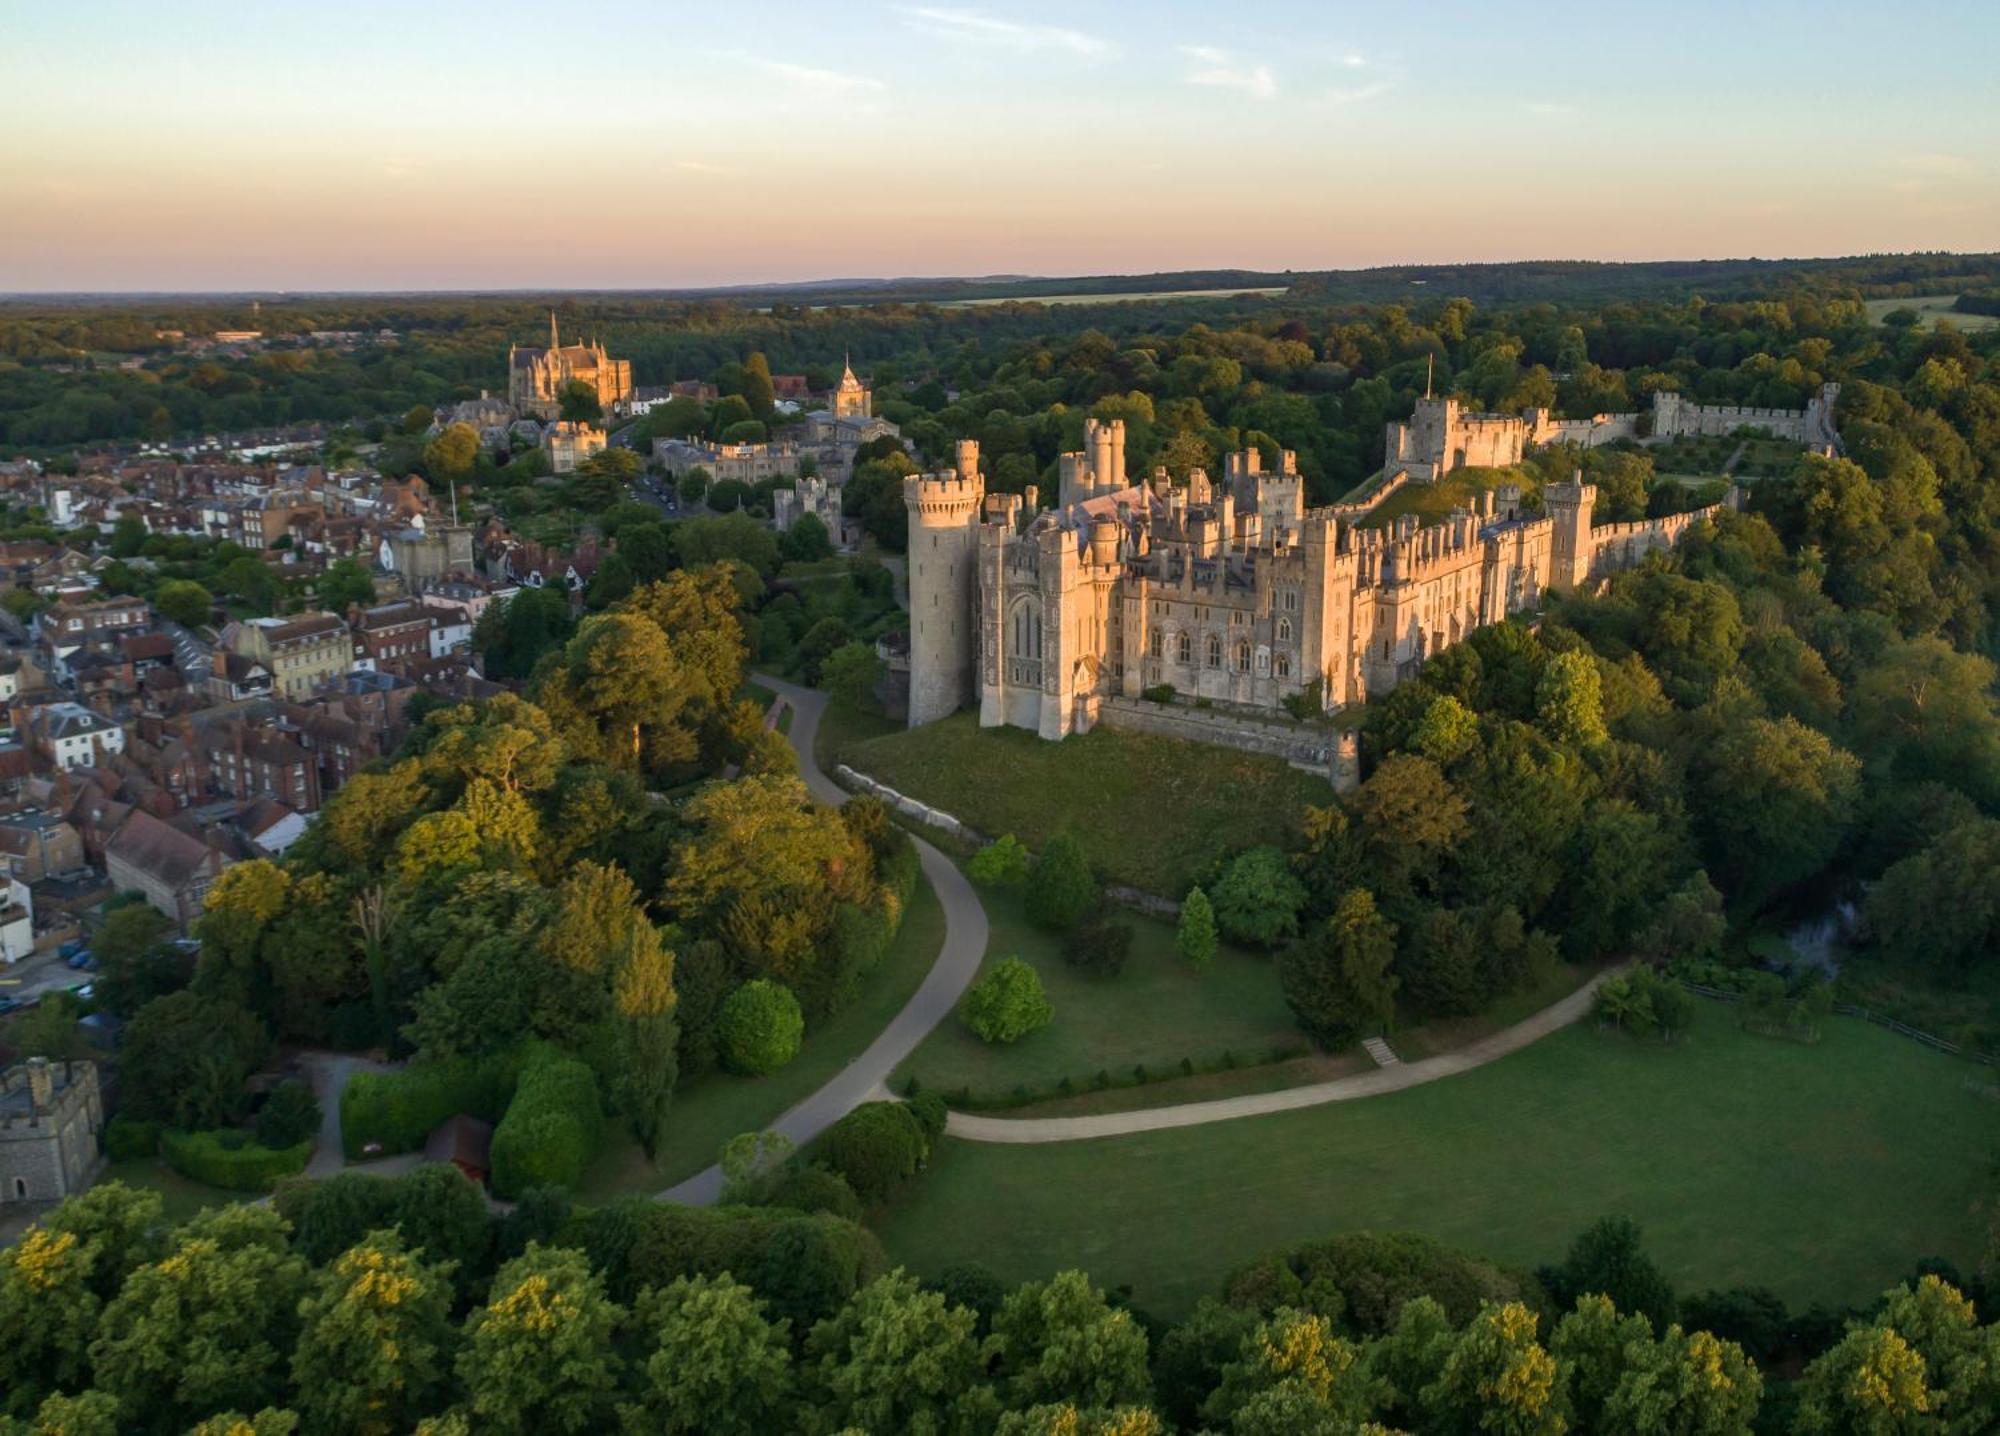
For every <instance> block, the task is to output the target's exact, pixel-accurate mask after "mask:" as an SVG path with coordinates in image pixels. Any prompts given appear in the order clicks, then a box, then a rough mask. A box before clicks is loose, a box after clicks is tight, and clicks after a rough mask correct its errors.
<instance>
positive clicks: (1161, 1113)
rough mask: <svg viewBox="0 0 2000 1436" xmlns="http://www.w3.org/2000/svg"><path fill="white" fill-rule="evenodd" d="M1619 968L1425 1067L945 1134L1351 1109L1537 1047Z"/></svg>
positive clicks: (949, 1128) (1072, 1134) (1022, 1134)
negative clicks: (1333, 1105) (1336, 1106)
mask: <svg viewBox="0 0 2000 1436" xmlns="http://www.w3.org/2000/svg"><path fill="white" fill-rule="evenodd" d="M1615 971H1617V969H1611V970H1607V971H1605V972H1600V973H1599V974H1598V975H1597V976H1595V977H1593V978H1592V979H1591V980H1590V981H1589V982H1586V983H1585V984H1584V985H1583V986H1582V987H1580V988H1578V989H1577V990H1576V991H1575V992H1572V993H1571V994H1570V995H1569V996H1568V997H1565V998H1563V999H1562V1000H1561V1001H1560V1002H1555V1003H1551V1004H1550V1005H1549V1006H1547V1007H1544V1008H1543V1009H1542V1010H1541V1011H1540V1012H1537V1013H1536V1014H1535V1015H1534V1016H1533V1017H1530V1018H1527V1019H1525V1020H1524V1021H1521V1022H1517V1023H1515V1024H1514V1025H1513V1026H1512V1027H1508V1028H1504V1029H1502V1030H1501V1031H1499V1032H1496V1033H1494V1034H1493V1035H1492V1036H1490V1037H1485V1038H1482V1039H1480V1040H1479V1041H1477V1042H1474V1043H1473V1044H1471V1045H1470V1046H1468V1047H1461V1048H1460V1049H1458V1050H1457V1051H1456V1052H1446V1053H1443V1054H1442V1055H1440V1056H1437V1057H1427V1058H1425V1059H1423V1060H1422V1061H1420V1062H1398V1063H1396V1064H1395V1065H1394V1066H1390V1067H1378V1068H1376V1069H1375V1070H1374V1071H1372V1072H1361V1073H1357V1074H1355V1075H1354V1076H1352V1077H1336V1078H1334V1079H1333V1080H1332V1081H1330V1082H1316V1083H1314V1084H1312V1085H1311V1086H1309V1087H1287V1088H1284V1089H1283V1090H1281V1091H1277V1092H1253V1093H1250V1094H1249V1095H1247V1096H1243V1097H1224V1098H1221V1099H1219V1100H1217V1101H1214V1102H1188V1103H1184V1104H1182V1105H1181V1106H1178V1107H1150V1108H1143V1109H1141V1110H1139V1111H1136V1112H1102V1113H1098V1114H1096V1115H1094V1116H1089V1117H977V1116H974V1115H972V1114H971V1113H969V1112H953V1113H952V1114H951V1117H950V1120H949V1121H947V1122H946V1124H945V1131H946V1132H947V1133H948V1134H950V1135H951V1136H954V1137H963V1138H964V1139H965V1140H967V1141H969V1142H1018V1143H1037V1142H1080V1141H1083V1140H1085V1139H1087V1138H1091V1137H1123V1136H1128V1135H1130V1134H1132V1133H1135V1132H1159V1131H1163V1130H1165V1129H1166V1128H1169V1127H1199V1126H1202V1125H1204V1124H1206V1123H1209V1122H1229V1121H1234V1120H1235V1119H1236V1118H1238V1117H1262V1116H1266V1115H1268V1114H1270V1113H1272V1112H1290V1111H1294V1110H1296V1109H1297V1108H1300V1107H1317V1106H1319V1105H1320V1104H1322V1103H1325V1102H1351V1101H1353V1100H1354V1099H1355V1098H1357V1097H1379V1096H1380V1095H1382V1094H1383V1093H1384V1092H1400V1091H1402V1090H1403V1089H1404V1088H1405V1087H1420V1086H1422V1085H1423V1084H1424V1083H1426V1082H1435V1081H1437V1080H1438V1079H1439V1078H1441V1077H1455V1076H1457V1075H1458V1074H1459V1073H1461V1072H1470V1071H1471V1070H1472V1069H1473V1068H1475V1067H1483V1066H1485V1065H1486V1064H1487V1063H1488V1062H1491V1061H1493V1060H1494V1059H1495V1058H1499V1057H1505V1056H1506V1055H1507V1054H1508V1053H1510V1052H1518V1051H1520V1050H1521V1049H1522V1048H1523V1047H1526V1046H1528V1045H1529V1044H1530V1043H1532V1042H1536V1041H1539V1040H1540V1039H1542V1038H1544V1037H1546V1036H1548V1035H1549V1034H1550V1033H1551V1032H1555V1031H1557V1030H1558V1029H1560V1028H1564V1027H1567V1026H1569V1025H1570V1024H1571V1023H1572V1022H1575V1021H1576V1020H1577V1019H1579V1018H1581V1017H1582V1016H1583V1015H1584V1014H1585V1013H1587V1012H1589V1011H1590V1005H1591V1000H1592V999H1593V998H1594V997H1595V996H1596V995H1597V987H1598V984H1599V983H1601V982H1603V981H1604V980H1605V978H1607V977H1610V976H1612V975H1613V973H1614V972H1615Z"/></svg>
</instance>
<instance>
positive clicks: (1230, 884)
mask: <svg viewBox="0 0 2000 1436" xmlns="http://www.w3.org/2000/svg"><path fill="white" fill-rule="evenodd" d="M1207 896H1208V899H1209V901H1210V903H1211V904H1212V905H1213V906H1214V909H1215V922H1216V926H1217V927H1219V928H1220V929H1221V930H1222V935H1223V936H1224V937H1226V938H1228V939H1230V940H1231V941H1232V942H1243V943H1250V944H1253V945H1255V946H1257V947H1277V946H1279V945H1280V944H1282V943H1285V942H1289V941H1290V940H1291V939H1292V938H1294V937H1297V936H1298V932H1299V910H1300V909H1301V908H1303V907H1304V906H1305V904H1306V889H1305V884H1303V883H1301V882H1300V881H1299V880H1298V879H1297V878H1296V877H1294V876H1293V875H1292V868H1291V863H1290V861H1289V860H1288V859H1287V858H1286V857H1285V855H1284V853H1283V852H1281V851H1280V850H1279V849H1277V848H1271V847H1264V848H1251V849H1250V850H1248V851H1247V852H1243V853H1239V854H1237V855H1236V857H1234V858H1233V859H1231V860H1230V863H1229V866H1228V867H1226V868H1224V869H1223V871H1222V877H1221V880H1220V881H1218V882H1217V883H1216V884H1215V887H1214V890H1213V891H1211V892H1210V893H1208V895H1207Z"/></svg>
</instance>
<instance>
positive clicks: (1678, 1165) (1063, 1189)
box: [876, 1003, 2000, 1317]
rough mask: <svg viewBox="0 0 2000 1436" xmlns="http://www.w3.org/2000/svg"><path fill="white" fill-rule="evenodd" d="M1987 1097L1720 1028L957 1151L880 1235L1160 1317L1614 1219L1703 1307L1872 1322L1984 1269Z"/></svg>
mask: <svg viewBox="0 0 2000 1436" xmlns="http://www.w3.org/2000/svg"><path fill="white" fill-rule="evenodd" d="M1968 1076H1970V1077H1972V1078H1973V1079H1974V1080H1975V1081H1990V1080H1991V1079H1990V1074H1989V1073H1988V1072H1986V1071H1985V1070H1984V1069H1977V1068H1974V1067H1972V1066H1971V1065H1970V1064H1967V1063H1963V1062H1960V1061H1957V1060H1955V1059H1952V1058H1948V1057H1943V1056H1940V1055H1939V1054H1937V1053H1935V1052H1932V1051H1930V1050H1929V1049H1927V1048H1925V1047H1923V1046H1921V1045H1919V1044H1917V1043H1915V1042H1912V1041H1909V1040H1908V1039H1905V1038H1901V1037H1897V1036H1895V1035H1894V1034H1892V1033H1888V1032H1884V1031H1882V1030H1880V1029H1878V1028H1873V1027H1869V1026H1867V1025H1866V1024H1864V1023H1862V1022H1859V1021H1856V1020H1852V1019H1835V1020H1834V1021H1833V1022H1832V1023H1831V1024H1830V1026H1829V1028H1828V1031H1827V1034H1826V1037H1825V1039H1824V1040H1823V1041H1822V1042H1821V1043H1820V1044H1819V1045H1817V1046H1812V1047H1807V1046H1801V1045H1797V1044H1793V1043H1788V1042H1783V1041H1778V1040H1774V1039H1771V1038H1764V1037H1755V1036H1752V1035H1750V1034H1748V1033H1745V1032H1743V1031H1742V1030H1740V1029H1739V1028H1737V1027H1735V1026H1734V1025H1733V1024H1732V1023H1731V1022H1730V1021H1729V1017H1728V1013H1727V1010H1726V1009H1724V1008H1721V1007H1718V1006H1712V1005H1709V1004H1706V1003H1704V1004H1702V1006H1701V1008H1700V1010H1699V1012H1698V1014H1697V1017H1696V1022H1695V1026H1694V1029H1693V1031H1692V1033H1691V1034H1690V1036H1689V1037H1688V1038H1687V1039H1686V1040H1685V1042H1684V1043H1682V1044H1680V1045H1677V1046H1674V1047H1662V1046H1659V1045H1657V1044H1653V1043H1645V1042H1636V1041H1633V1040H1632V1039H1630V1038H1626V1037H1623V1036H1620V1035H1617V1034H1608V1033H1602V1032H1599V1031H1597V1030H1596V1029H1595V1028H1594V1027H1592V1026H1591V1025H1590V1024H1589V1023H1584V1024H1581V1025H1579V1026H1576V1027H1572V1028H1569V1029H1567V1030H1565V1031H1563V1032H1559V1033H1557V1034H1556V1035H1554V1036H1552V1037H1549V1038H1547V1039H1545V1040H1543V1041H1541V1042H1539V1043H1536V1044H1535V1045H1534V1046H1532V1047H1530V1048H1527V1049H1526V1050H1524V1051H1522V1052H1518V1053H1515V1054H1514V1055H1512V1056H1510V1057H1505V1058H1502V1059H1501V1060H1499V1061H1498V1062H1494V1063H1492V1064H1491V1065H1489V1066H1486V1067H1482V1068H1479V1069H1478V1070H1476V1071H1474V1072H1470V1073H1466V1074H1464V1075H1462V1076H1459V1077H1452V1078H1447V1079H1445V1080H1444V1081H1440V1082H1434V1083H1430V1084H1428V1085H1426V1086H1422V1087H1416V1088H1411V1089H1410V1090H1408V1091H1404V1092H1398V1093H1394V1094H1391V1095H1388V1096H1383V1097H1373V1098H1367V1099H1364V1100H1361V1101H1355V1102H1343V1103H1336V1104H1333V1105H1329V1106H1324V1107H1316V1108H1309V1109H1306V1110H1303V1111H1297V1112H1290V1113H1284V1114H1281V1115H1277V1116H1270V1117H1256V1118H1250V1119H1247V1120H1243V1121H1235V1122H1219V1123H1215V1124H1213V1125H1210V1126H1203V1127H1188V1128H1182V1129H1179V1130H1176V1131H1163V1132H1150V1133H1145V1134H1141V1135H1137V1136H1130V1137H1112V1138H1103V1139H1098V1140H1092V1141H1083V1142H1062V1143H1054V1144H1050V1145H1045V1146H1012V1145H989V1144H982V1143H977V1142H967V1141H963V1140H956V1139H948V1140H946V1141H945V1142H944V1143H943V1144H942V1146H941V1148H940V1150H939V1151H938V1152H937V1153H936V1155H935V1156H934V1157H933V1159H932V1161H931V1164H930V1168H929V1170H928V1171H926V1172H925V1173H924V1174H923V1176H922V1177H920V1178H919V1179H918V1180H917V1181H916V1182H914V1183H913V1184H912V1186H911V1188H910V1190H909V1192H908V1193H907V1194H906V1195H904V1196H902V1197H900V1198H898V1199H896V1200H895V1201H893V1202H891V1203H890V1205H889V1206H888V1208H887V1209H886V1210H885V1211H884V1212H883V1213H882V1214H881V1215H880V1216H879V1218H877V1219H876V1226H877V1229H878V1231H879V1232H880V1234H881V1236H882V1239H883V1242H884V1243H885V1244H886V1245H887V1247H888V1249H889V1254H890V1256H891V1258H892V1259H893V1260H895V1261H898V1262H903V1263H906V1264H907V1265H909V1266H910V1267H911V1268H912V1269H913V1270H915V1271H917V1272H919V1273H920V1274H927V1273H930V1272H934V1271H936V1270H938V1269H939V1268H941V1267H944V1266H946V1265H948V1264H950V1263H952V1262H955V1261H967V1260H977V1261H981V1262H984V1263H986V1264H987V1265H988V1266H990V1267H992V1268H993V1270H994V1271H995V1272H997V1273H998V1274H999V1275H1000V1277H1001V1278H1002V1279H1003V1280H1006V1281H1009V1282H1013V1281H1021V1280H1025V1279H1028V1278H1033V1277H1040V1276H1046V1275H1047V1274H1048V1273H1050V1272H1052V1271H1056V1270H1059V1269H1061V1268H1063V1267H1068V1266H1080V1267H1082V1268H1084V1269H1085V1270H1087V1271H1089V1272H1090V1274H1091V1276H1092V1277H1093V1278H1094V1279H1095V1280H1097V1281H1098V1282H1100V1283H1102V1284H1104V1285H1106V1286H1114V1285H1118V1284H1121V1283H1125V1282H1130V1283H1131V1284H1132V1287H1133V1295H1134V1298H1135V1299H1136V1300H1137V1301H1138V1302H1139V1303H1140V1304H1141V1305H1142V1306H1144V1307H1146V1308H1147V1309H1149V1310H1151V1311H1154V1312H1156V1313H1158V1314H1159V1315H1161V1316H1165V1317H1177V1316H1180V1315H1183V1314H1184V1313H1185V1312H1186V1311H1187V1310H1188V1308H1189V1307H1191V1306H1192V1305H1193V1304H1194V1303H1195V1301H1197V1300H1198V1299H1199V1298H1200V1297H1202V1296H1204V1295H1206V1294H1208V1293H1211V1292H1213V1291H1215V1290H1216V1289H1217V1287H1218V1285H1219V1283H1220V1282H1221V1281H1222V1279H1223V1278H1224V1276H1226V1275H1227V1274H1228V1273H1229V1272H1230V1271H1231V1270H1232V1269H1234V1268H1235V1267H1236V1266H1238V1265H1240V1264H1241V1263H1243V1262H1245V1261H1247V1260H1249V1259H1251V1258H1252V1257H1255V1256H1257V1255H1259V1254H1260V1253H1262V1252H1265V1251H1268V1250H1270V1249H1272V1248H1273V1247H1277V1246H1281V1245H1284V1244H1287V1243H1291V1242H1297V1241H1300V1240H1304V1239H1306V1238H1310V1237H1317V1236H1326V1235H1330V1234H1332V1233H1336V1232H1343V1231H1356V1230H1374V1231H1416V1232H1422V1233H1424V1234H1426V1235H1428V1236H1432V1237H1436V1238H1438V1239H1439V1240H1441V1241H1445V1242H1449V1243H1451V1244H1453V1245H1455V1246H1459V1247H1463V1248H1465V1249H1466V1250H1468V1251H1473V1252H1477V1253H1481V1254H1483V1255H1485V1256H1488V1257H1491V1258H1494V1259H1496V1260H1499V1261H1503V1262H1508V1263H1512V1264H1515V1265H1518V1266H1522V1267H1533V1266H1535V1265H1537V1264H1539V1263H1542V1262H1549V1261H1555V1260H1557V1259H1559V1258H1560V1257H1561V1255H1562V1253H1563V1251H1564V1249H1565V1248H1566V1247H1567V1245H1568V1243H1569V1241H1570V1239H1571V1238H1572V1237H1574V1236H1575V1235H1576V1233H1577V1232H1578V1231H1579V1230H1581V1229H1582V1228H1583V1227H1584V1226H1585V1225H1587V1224H1588V1223H1589V1222H1591V1221H1593V1220H1595V1219H1596V1218H1598V1217H1600V1216H1604V1215H1606V1214H1610V1213H1622V1214H1625V1215H1629V1216H1631V1217H1633V1218H1635V1219H1636V1220H1637V1221H1638V1222H1639V1223H1640V1225H1641V1226H1642V1227H1644V1229H1645V1239H1646V1247H1647V1249H1648V1251H1650V1252H1651V1253H1652V1254H1653V1256H1654V1257H1655V1258H1656V1259H1657V1260H1658V1261H1659V1262H1660V1264H1661V1266H1662V1267H1663V1268H1664V1270H1665V1271H1666V1273H1667V1275H1668V1276H1669V1277H1670V1278H1671V1279H1672V1280H1673V1282H1674V1283H1675V1284H1676V1285H1677V1286H1678V1287H1679V1288H1680V1289H1681V1290H1683V1291H1694V1290H1700V1289H1702V1288H1706V1287H1710V1286H1735V1285H1763V1286H1769V1287H1771V1288H1772V1289H1773V1290H1775V1291H1777V1292H1778V1293H1779V1294H1780V1295H1782V1296H1783V1297H1784V1298H1785V1299H1786V1300H1787V1301H1789V1302H1792V1303H1795V1304H1805V1303H1811V1302H1820V1301H1823V1302H1835V1303H1840V1304H1847V1303H1856V1302H1864V1301H1867V1300H1869V1299H1870V1298H1871V1297H1873V1296H1875V1295H1876V1294H1877V1293H1879V1292H1881V1291H1883V1290H1884V1289H1885V1288H1887V1287H1889V1286H1890V1285H1892V1284H1893V1283H1895V1282H1896V1281H1898V1280H1900V1279H1901V1278H1902V1277H1903V1276H1904V1275H1905V1274H1906V1273H1907V1272H1908V1271H1909V1270H1910V1268H1911V1266H1912V1265H1913V1264H1914V1263H1915V1262H1916V1261H1917V1260H1918V1259H1920V1258H1922V1257H1926V1256H1941V1257H1944V1258H1946V1259H1948V1260H1950V1261H1952V1262H1954V1263H1956V1264H1958V1265H1960V1266H1961V1267H1967V1268H1970V1267H1971V1266H1973V1265H1974V1264H1976V1262H1977V1261H1978V1258H1979V1254H1980V1251H1981V1249H1982V1246H1983V1244H1984V1240H1985V1231H1986V1217H1985V1212H1986V1208H1987V1204H1988V1203H1989V1202H1990V1200H1991V1198H1992V1195H1993V1190H1994V1188H1993V1176H1992V1165H1991V1162H1992V1153H1993V1150H1994V1145H1995V1141H1996V1139H2000V1104H1996V1103H1994V1102H1992V1101H1990V1100H1987V1099H1986V1098H1984V1097H1982V1096H1980V1095H1978V1094H1977V1093H1975V1092H1972V1091H1968V1090H1967V1088H1966V1085H1965V1084H1966V1079H1967V1078H1968Z"/></svg>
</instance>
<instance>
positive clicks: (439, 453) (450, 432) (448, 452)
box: [424, 423, 480, 489]
mask: <svg viewBox="0 0 2000 1436" xmlns="http://www.w3.org/2000/svg"><path fill="white" fill-rule="evenodd" d="M479 448H480V444H479V430H477V429H475V428H473V427H472V425H470V424H466V423H456V424H447V425H446V426H445V427H444V429H443V430H442V431H441V432H440V433H439V434H438V435H437V437H436V438H434V439H432V440H431V441H430V442H429V443H428V444H425V445H424V473H425V474H426V475H428V476H429V477H430V479H431V481H432V482H433V483H435V484H438V485H441V486H443V487H445V488H447V489H449V487H450V486H451V485H453V484H455V483H458V482H459V481H460V480H462V479H467V478H470V477H471V476H472V466H473V464H474V463H475V462H476V461H477V460H478V458H479Z"/></svg>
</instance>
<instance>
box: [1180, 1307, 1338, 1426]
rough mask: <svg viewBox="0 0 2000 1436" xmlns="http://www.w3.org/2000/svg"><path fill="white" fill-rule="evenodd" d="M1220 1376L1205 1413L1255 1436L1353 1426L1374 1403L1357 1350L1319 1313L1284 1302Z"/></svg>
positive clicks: (1258, 1328) (1251, 1334) (1203, 1409)
mask: <svg viewBox="0 0 2000 1436" xmlns="http://www.w3.org/2000/svg"><path fill="white" fill-rule="evenodd" d="M1221 1377H1222V1379H1221V1380H1220V1381H1219V1382H1218V1383H1217V1384H1216V1387H1215V1390H1214V1391H1213V1392H1212V1393H1210V1395H1209V1398H1208V1400H1207V1402H1206V1404H1205V1405H1204V1406H1203V1408H1202V1414H1203V1415H1204V1417H1206V1418H1207V1419H1208V1420H1210V1421H1213V1422H1227V1423H1228V1424H1229V1427H1230V1429H1231V1430H1232V1431H1242V1432H1246V1433H1247V1432H1255V1433H1259V1436H1262V1433H1270V1436H1278V1433H1280V1432H1291V1431H1298V1432H1315V1433H1317V1432H1321V1431H1329V1432H1330V1431H1336V1430H1352V1429H1354V1427H1353V1424H1352V1423H1353V1422H1355V1421H1356V1420H1357V1419H1359V1418H1361V1417H1364V1416H1366V1415H1367V1414H1368V1411H1369V1408H1370V1406H1371V1405H1372V1404H1373V1403H1372V1402H1371V1400H1370V1392H1369V1383H1368V1379H1367V1373H1366V1371H1365V1369H1364V1367H1363V1365H1362V1354H1361V1350H1360V1348H1359V1347H1357V1346H1355V1345H1354V1343H1352V1342H1349V1341H1344V1340H1342V1339H1341V1338H1340V1337H1338V1336H1336V1335H1335V1334H1334V1330H1333V1323H1332V1322H1330V1321H1328V1320H1327V1319H1326V1318H1325V1317H1324V1316H1321V1315H1319V1314H1318V1313H1316V1312H1309V1311H1299V1310H1296V1309H1294V1308H1292V1307H1288V1306H1281V1307H1279V1308H1278V1309H1277V1310H1276V1311H1274V1312H1272V1313H1271V1315H1270V1316H1269V1318H1267V1319H1266V1320H1264V1321H1263V1322H1261V1323H1259V1324H1258V1326H1257V1328H1256V1329H1255V1330H1254V1331H1252V1332H1251V1333H1250V1334H1249V1335H1248V1336H1246V1337H1245V1338H1244V1340H1243V1344H1242V1348H1241V1352H1240V1355H1239V1358H1238V1359H1237V1360H1236V1361H1233V1362H1230V1363H1229V1364H1228V1365H1227V1366H1225V1367H1224V1368H1223V1370H1222V1373H1221Z"/></svg>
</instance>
